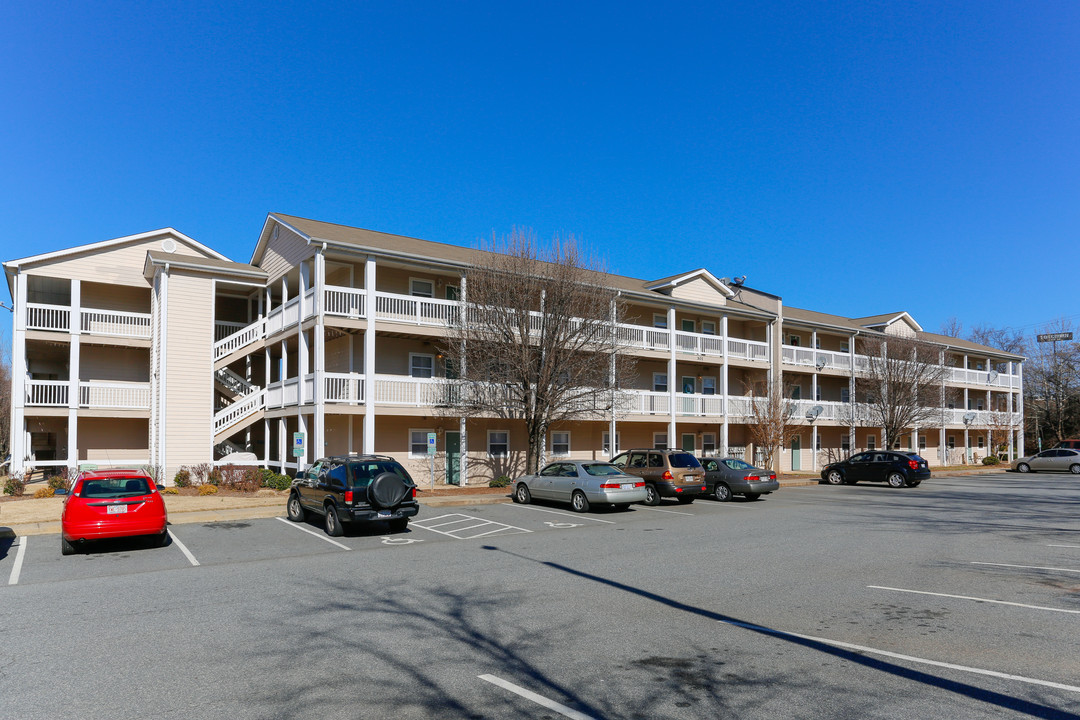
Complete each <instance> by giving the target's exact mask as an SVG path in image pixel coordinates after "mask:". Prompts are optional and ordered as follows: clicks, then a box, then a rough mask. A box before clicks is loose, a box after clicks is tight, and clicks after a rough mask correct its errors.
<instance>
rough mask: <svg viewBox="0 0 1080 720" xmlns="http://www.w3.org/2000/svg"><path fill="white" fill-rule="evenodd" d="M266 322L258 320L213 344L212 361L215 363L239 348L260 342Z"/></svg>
mask: <svg viewBox="0 0 1080 720" xmlns="http://www.w3.org/2000/svg"><path fill="white" fill-rule="evenodd" d="M268 322H269V321H268V320H263V319H262V318H259V319H258V320H256V321H255V322H253V323H251V324H250V325H246V326H244V327H242V328H240V329H239V330H237V331H236V332H234V333H233V334H232V335H227V336H226V337H224V338H222V339H221V340H218V341H217V342H215V343H214V361H215V362H216V361H218V360H220V359H221V358H223V357H226V356H227V355H229V354H230V353H233V352H236V351H237V350H239V349H240V348H243V347H246V346H248V345H250V344H252V343H254V342H256V341H258V340H261V339H262V338H263V337H264V334H263V331H264V328H265V327H266V325H267V323H268Z"/></svg>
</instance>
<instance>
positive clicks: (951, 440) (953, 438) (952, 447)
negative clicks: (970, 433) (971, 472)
mask: <svg viewBox="0 0 1080 720" xmlns="http://www.w3.org/2000/svg"><path fill="white" fill-rule="evenodd" d="M946 444H947V445H948V446H949V449H950V450H955V449H956V436H955V435H950V436H949V441H948V443H946Z"/></svg>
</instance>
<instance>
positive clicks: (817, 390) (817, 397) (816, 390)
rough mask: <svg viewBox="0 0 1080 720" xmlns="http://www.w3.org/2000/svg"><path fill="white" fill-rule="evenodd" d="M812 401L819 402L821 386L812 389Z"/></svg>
mask: <svg viewBox="0 0 1080 720" xmlns="http://www.w3.org/2000/svg"><path fill="white" fill-rule="evenodd" d="M814 399H815V400H818V401H820V400H821V385H818V386H817V387H816V388H814Z"/></svg>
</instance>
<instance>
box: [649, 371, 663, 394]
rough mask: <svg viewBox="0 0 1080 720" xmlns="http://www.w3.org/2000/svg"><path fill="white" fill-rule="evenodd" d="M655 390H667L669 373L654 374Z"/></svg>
mask: <svg viewBox="0 0 1080 720" xmlns="http://www.w3.org/2000/svg"><path fill="white" fill-rule="evenodd" d="M652 389H653V392H667V373H653V374H652Z"/></svg>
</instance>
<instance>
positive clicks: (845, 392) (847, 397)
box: [840, 388, 851, 403]
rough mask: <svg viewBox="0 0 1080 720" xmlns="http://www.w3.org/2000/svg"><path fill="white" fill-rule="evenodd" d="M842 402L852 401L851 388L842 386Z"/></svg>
mask: <svg viewBox="0 0 1080 720" xmlns="http://www.w3.org/2000/svg"><path fill="white" fill-rule="evenodd" d="M840 402H842V403H846V402H851V388H840Z"/></svg>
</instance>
